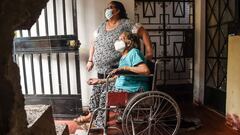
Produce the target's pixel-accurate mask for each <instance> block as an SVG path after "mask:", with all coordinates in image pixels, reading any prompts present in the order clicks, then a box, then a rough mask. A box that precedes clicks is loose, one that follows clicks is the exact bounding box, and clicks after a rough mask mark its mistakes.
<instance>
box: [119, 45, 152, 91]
mask: <svg viewBox="0 0 240 135" xmlns="http://www.w3.org/2000/svg"><path fill="white" fill-rule="evenodd" d="M143 62H144V63H145V59H144V55H143V54H142V53H141V52H140V51H139V50H138V49H135V48H133V49H131V50H130V51H129V52H128V54H127V55H125V56H123V57H122V58H121V59H120V61H119V67H123V66H129V67H134V66H137V65H138V64H140V63H143ZM115 88H116V89H123V90H126V91H127V92H129V93H132V92H136V91H138V90H139V89H144V91H146V90H148V89H149V86H148V77H146V76H119V77H118V78H117V80H116V82H115Z"/></svg>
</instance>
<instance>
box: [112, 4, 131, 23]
mask: <svg viewBox="0 0 240 135" xmlns="http://www.w3.org/2000/svg"><path fill="white" fill-rule="evenodd" d="M110 3H111V4H113V5H114V6H115V7H116V9H118V10H119V11H120V15H119V17H120V19H128V17H127V12H126V9H125V7H124V6H123V4H122V3H121V2H119V1H111V2H110Z"/></svg>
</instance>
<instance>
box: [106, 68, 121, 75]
mask: <svg viewBox="0 0 240 135" xmlns="http://www.w3.org/2000/svg"><path fill="white" fill-rule="evenodd" d="M124 69H125V67H120V68H117V69H114V70H113V71H112V72H110V73H109V74H110V75H111V76H113V75H115V74H117V73H118V72H120V71H124Z"/></svg>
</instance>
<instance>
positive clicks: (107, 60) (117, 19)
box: [74, 1, 153, 124]
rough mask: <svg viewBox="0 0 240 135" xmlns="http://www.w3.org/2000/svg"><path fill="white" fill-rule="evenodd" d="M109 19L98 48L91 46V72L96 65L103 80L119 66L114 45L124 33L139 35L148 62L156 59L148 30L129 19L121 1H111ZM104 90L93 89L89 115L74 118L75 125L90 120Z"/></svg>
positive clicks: (100, 30)
mask: <svg viewBox="0 0 240 135" xmlns="http://www.w3.org/2000/svg"><path fill="white" fill-rule="evenodd" d="M105 17H106V21H104V22H103V23H101V24H100V25H99V26H98V28H97V30H96V31H95V33H94V35H95V40H94V45H92V46H91V47H90V50H89V59H88V62H87V70H88V71H91V70H92V68H93V66H95V68H96V70H97V73H98V78H99V79H102V78H104V75H105V73H106V76H107V74H108V73H110V72H111V71H112V70H113V68H114V67H117V66H118V62H119V60H120V57H121V55H120V53H119V52H117V51H116V50H115V48H114V43H115V41H116V40H118V38H119V36H120V35H121V34H122V33H123V32H124V31H128V32H132V33H135V34H137V35H138V36H139V37H140V38H141V39H142V40H143V43H144V45H145V48H146V55H145V58H146V59H147V60H151V59H152V55H153V51H152V44H151V41H150V38H149V35H148V33H147V31H146V30H145V29H144V28H143V27H142V25H140V24H137V23H133V22H131V21H130V20H129V19H128V17H127V13H126V9H125V7H124V6H123V4H122V3H121V2H118V1H111V2H110V3H109V4H108V6H107V8H106V9H105ZM113 86H114V82H112V83H110V86H109V89H112V87H113ZM103 89H104V88H103V86H102V85H96V86H93V89H92V92H93V93H92V96H91V98H90V103H89V112H90V113H89V114H88V115H87V116H79V117H78V118H76V119H74V121H75V122H77V123H79V124H81V123H84V122H88V121H89V120H90V118H91V112H92V111H94V109H96V108H97V107H99V104H101V103H100V102H99V101H100V99H101V97H104V96H103V93H104V92H103V91H102V90H103Z"/></svg>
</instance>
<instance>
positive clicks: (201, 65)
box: [193, 0, 206, 104]
mask: <svg viewBox="0 0 240 135" xmlns="http://www.w3.org/2000/svg"><path fill="white" fill-rule="evenodd" d="M205 4H206V3H205V0H195V57H194V86H193V93H194V94H193V101H194V102H195V103H200V104H203V102H204V74H205V29H206V28H205V14H206V6H205Z"/></svg>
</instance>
